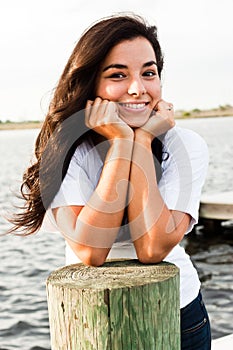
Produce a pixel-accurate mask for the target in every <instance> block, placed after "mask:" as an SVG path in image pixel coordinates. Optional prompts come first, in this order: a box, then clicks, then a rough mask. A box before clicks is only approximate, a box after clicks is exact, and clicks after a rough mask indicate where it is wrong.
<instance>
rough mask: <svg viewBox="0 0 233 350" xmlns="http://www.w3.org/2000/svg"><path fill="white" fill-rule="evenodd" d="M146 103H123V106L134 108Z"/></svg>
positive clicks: (143, 105)
mask: <svg viewBox="0 0 233 350" xmlns="http://www.w3.org/2000/svg"><path fill="white" fill-rule="evenodd" d="M145 105H146V104H145V103H122V106H124V107H127V108H132V109H140V108H143V107H145Z"/></svg>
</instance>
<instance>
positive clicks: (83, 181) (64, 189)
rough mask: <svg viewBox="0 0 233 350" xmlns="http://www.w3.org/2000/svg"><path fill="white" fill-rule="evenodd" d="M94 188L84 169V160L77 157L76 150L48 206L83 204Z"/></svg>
mask: <svg viewBox="0 0 233 350" xmlns="http://www.w3.org/2000/svg"><path fill="white" fill-rule="evenodd" d="M94 189H95V186H94V184H93V182H92V181H91V179H90V177H89V175H88V173H87V171H86V169H85V162H81V161H80V159H78V158H77V152H76V154H75V155H74V156H73V157H72V159H71V162H70V164H69V167H68V170H67V173H66V175H65V178H64V180H63V181H62V184H61V186H60V189H59V191H58V192H57V194H56V196H55V197H54V199H53V201H52V203H51V205H50V207H51V209H53V208H57V207H61V206H68V205H79V206H83V205H85V204H86V203H87V201H88V200H89V198H90V196H91V195H92V193H93V191H94Z"/></svg>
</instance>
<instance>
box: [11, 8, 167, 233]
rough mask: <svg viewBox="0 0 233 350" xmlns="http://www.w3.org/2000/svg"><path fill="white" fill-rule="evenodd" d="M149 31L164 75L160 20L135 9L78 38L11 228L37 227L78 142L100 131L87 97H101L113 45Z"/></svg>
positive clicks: (156, 144) (158, 150)
mask: <svg viewBox="0 0 233 350" xmlns="http://www.w3.org/2000/svg"><path fill="white" fill-rule="evenodd" d="M139 36H142V37H145V38H146V39H147V40H148V41H149V42H150V43H151V45H152V47H153V49H154V52H155V56H156V60H157V65H158V74H159V77H160V78H161V71H162V69H163V55H162V52H161V48H160V44H159V41H158V37H157V28H156V26H154V25H153V26H151V25H149V24H148V23H147V22H146V21H145V20H144V19H143V18H141V17H140V16H137V15H134V14H126V15H125V14H118V15H114V16H111V17H108V18H104V19H102V20H100V21H98V22H97V23H95V24H94V25H92V26H91V27H90V28H89V29H87V30H86V31H85V32H84V33H83V35H82V36H81V38H80V40H79V41H78V43H77V44H76V46H75V48H74V50H73V52H72V54H71V56H70V58H69V60H68V62H67V64H66V66H65V69H64V71H63V73H62V75H61V77H60V80H59V82H58V84H57V87H56V89H55V91H54V95H53V98H52V99H51V102H50V106H49V109H48V113H47V115H46V117H45V120H44V123H43V125H42V128H41V130H40V133H39V135H38V137H37V140H36V143H35V161H34V163H33V164H32V165H30V166H29V167H28V168H27V169H26V171H25V172H24V174H23V182H22V185H21V189H20V192H21V197H22V198H23V200H24V205H23V206H22V207H21V208H20V209H21V211H19V212H18V213H16V214H15V215H13V217H12V218H11V219H9V221H10V222H11V223H12V224H13V227H12V229H11V230H10V232H11V233H13V232H16V231H19V230H20V231H21V233H23V234H24V235H28V234H32V233H35V232H36V231H38V230H39V228H40V227H41V225H42V222H43V218H44V215H45V213H46V210H47V209H48V207H49V205H50V204H51V202H52V200H53V198H54V196H55V195H56V193H57V192H58V190H59V187H60V185H61V182H62V180H63V178H64V176H65V174H66V172H67V169H68V166H69V163H70V160H71V157H72V155H73V153H74V151H75V148H76V147H77V144H78V142H80V139H82V138H83V137H86V136H87V134H89V135H90V136H91V137H92V138H93V140H95V139H96V140H97V136H98V135H97V134H95V132H94V131H92V130H88V129H87V128H86V127H85V123H84V109H85V106H86V102H87V100H94V99H95V97H96V96H95V90H96V80H97V74H98V72H99V70H100V66H101V63H102V61H103V60H104V59H105V57H106V55H107V54H108V52H109V51H110V50H111V49H112V47H113V46H115V45H116V44H118V43H119V42H121V41H123V40H130V39H134V38H136V37H139ZM152 150H153V153H154V155H155V156H156V158H157V159H158V161H159V162H160V163H161V161H162V144H161V142H160V141H159V140H158V139H157V138H156V139H154V141H153V144H152Z"/></svg>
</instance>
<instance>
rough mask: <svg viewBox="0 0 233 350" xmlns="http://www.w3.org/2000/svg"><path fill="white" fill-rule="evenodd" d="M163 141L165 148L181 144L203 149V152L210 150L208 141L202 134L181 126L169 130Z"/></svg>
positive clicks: (194, 148)
mask: <svg viewBox="0 0 233 350" xmlns="http://www.w3.org/2000/svg"><path fill="white" fill-rule="evenodd" d="M163 143H164V147H165V148H170V147H172V146H177V145H178V144H180V145H183V146H185V147H186V148H187V149H189V150H203V152H208V147H207V143H206V141H205V140H204V138H203V137H202V136H201V135H200V134H198V133H197V132H195V131H193V130H191V129H186V128H183V127H179V126H175V127H173V128H172V129H170V130H168V132H167V133H166V135H165V137H164V141H163Z"/></svg>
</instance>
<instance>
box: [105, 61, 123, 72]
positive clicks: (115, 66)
mask: <svg viewBox="0 0 233 350" xmlns="http://www.w3.org/2000/svg"><path fill="white" fill-rule="evenodd" d="M111 68H116V69H126V68H128V67H127V66H125V65H124V64H119V63H115V64H110V65H109V66H107V67H105V68H104V69H103V72H105V71H106V70H108V69H111Z"/></svg>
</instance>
